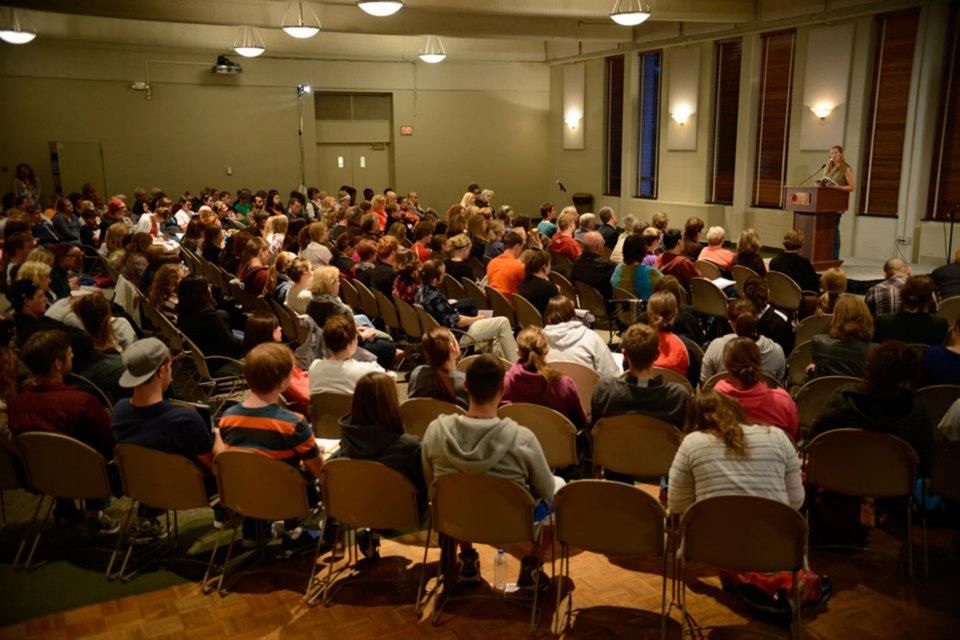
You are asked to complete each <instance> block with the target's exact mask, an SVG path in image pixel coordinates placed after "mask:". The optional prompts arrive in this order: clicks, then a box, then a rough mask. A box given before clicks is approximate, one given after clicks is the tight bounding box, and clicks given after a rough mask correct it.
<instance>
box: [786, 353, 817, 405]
mask: <svg viewBox="0 0 960 640" xmlns="http://www.w3.org/2000/svg"><path fill="white" fill-rule="evenodd" d="M811 364H813V342H812V341H810V340H807V341H806V342H798V343H797V344H795V345H794V347H793V350H792V351H791V352H790V355H789V356H787V390H788V391H790V393H791V394H794V395H796V393H797V391H799V389H800V387H802V386H803V385H804V384H806V382H807V367H808V366H809V365H811Z"/></svg>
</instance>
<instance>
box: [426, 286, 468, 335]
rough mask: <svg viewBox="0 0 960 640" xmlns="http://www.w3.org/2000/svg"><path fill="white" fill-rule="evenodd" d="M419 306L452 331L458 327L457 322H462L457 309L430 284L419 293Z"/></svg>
mask: <svg viewBox="0 0 960 640" xmlns="http://www.w3.org/2000/svg"><path fill="white" fill-rule="evenodd" d="M417 304H419V305H420V306H421V307H423V310H424V311H426V312H427V313H429V314H430V315H431V316H433V317H434V318H435V319H436V321H437V322H439V323H440V324H441V325H443V326H445V327H449V328H451V329H452V328H454V327H456V326H457V321H458V320H460V314H459V313H457V310H456V308H454V306H453V305H452V304H450V302H449V301H448V300H447V299H446V298H444V297H443V294H442V293H440V291H439V290H438V289H437V288H436V287H431V286H430V285H428V284H425V285H423V286H422V287H420V289H419V290H418V291H417Z"/></svg>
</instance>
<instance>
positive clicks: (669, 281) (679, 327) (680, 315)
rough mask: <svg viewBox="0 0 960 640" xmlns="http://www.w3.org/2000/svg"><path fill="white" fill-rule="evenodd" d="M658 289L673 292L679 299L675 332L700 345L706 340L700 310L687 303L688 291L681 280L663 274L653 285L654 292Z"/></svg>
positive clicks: (677, 299) (674, 324)
mask: <svg viewBox="0 0 960 640" xmlns="http://www.w3.org/2000/svg"><path fill="white" fill-rule="evenodd" d="M658 291H666V292H668V293H672V294H673V297H674V299H675V300H676V301H677V319H676V320H675V321H674V323H673V332H674V333H675V334H677V335H678V336H681V337H684V338H689V339H690V340H692V341H693V342H694V344H696V345H698V346H699V345H702V344H703V343H704V342H706V338H705V337H704V335H703V327H702V326H700V317H699V316H698V315H697V314H698V312H697V310H696V309H695V308H694V307H693V305H691V304H687V292H686V291H684V290H683V287H681V286H680V281H679V280H677V279H676V278H674V277H673V276H663V277H662V278H660V279H659V280H657V283H656V284H655V285H653V292H654V293H657V292H658Z"/></svg>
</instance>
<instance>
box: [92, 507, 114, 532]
mask: <svg viewBox="0 0 960 640" xmlns="http://www.w3.org/2000/svg"><path fill="white" fill-rule="evenodd" d="M93 528H94V530H95V531H96V532H97V535H101V536H109V535H113V534H114V533H116V532H117V531H120V523H119V522H117V521H116V520H114V519H112V518H111V517H110V516H108V515H107V514H106V513H104V512H103V511H97V514H96V516H94V518H93Z"/></svg>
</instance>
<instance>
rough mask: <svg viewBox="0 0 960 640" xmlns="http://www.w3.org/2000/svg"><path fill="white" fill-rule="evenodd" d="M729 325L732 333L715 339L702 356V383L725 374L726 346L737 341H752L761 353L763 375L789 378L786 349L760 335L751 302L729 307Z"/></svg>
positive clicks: (737, 302)
mask: <svg viewBox="0 0 960 640" xmlns="http://www.w3.org/2000/svg"><path fill="white" fill-rule="evenodd" d="M727 321H728V322H729V323H730V328H731V329H733V333H728V334H726V335H724V336H720V337H719V338H714V339H713V340H711V341H710V344H709V345H707V350H706V352H705V353H704V354H703V366H702V367H701V368H700V382H706V381H707V380H709V379H710V378H712V377H713V376H715V375H717V374H718V373H720V372H722V371H726V364H725V363H724V357H723V354H724V351H725V349H726V348H727V345H728V344H730V343H731V342H733V341H734V340H736V339H737V338H750V339H751V340H753V341H754V342H755V343H756V345H757V349H758V350H759V351H760V359H761V362H762V363H763V364H762V366H763V372H764V373H766V374H767V375H769V376H771V377H772V378H773V379H775V380H782V379H783V377H784V376H785V375H786V370H787V359H786V358H785V357H784V355H783V349H782V348H781V347H780V345H778V344H777V343H776V342H774V341H773V340H771V339H770V338H768V337H767V336H762V335H760V333H759V331H757V316H756V310H755V309H754V307H753V303H751V302H750V301H749V300H733V301H731V302H730V304H729V305H727Z"/></svg>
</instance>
